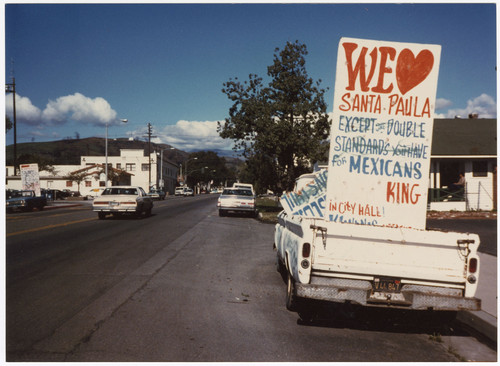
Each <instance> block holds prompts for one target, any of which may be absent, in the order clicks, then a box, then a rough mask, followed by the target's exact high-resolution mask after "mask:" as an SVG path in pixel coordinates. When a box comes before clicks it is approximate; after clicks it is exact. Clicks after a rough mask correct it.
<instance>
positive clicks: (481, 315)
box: [457, 310, 497, 343]
mask: <svg viewBox="0 0 500 366" xmlns="http://www.w3.org/2000/svg"><path fill="white" fill-rule="evenodd" d="M457 321H459V322H460V323H462V324H464V325H465V326H467V327H468V328H471V329H472V330H474V331H476V332H478V333H480V334H482V335H483V336H485V337H486V338H488V339H489V340H490V341H492V342H494V343H497V318H495V317H494V316H493V315H491V314H488V313H487V312H485V311H483V310H479V311H459V312H458V314H457Z"/></svg>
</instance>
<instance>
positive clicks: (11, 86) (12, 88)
mask: <svg viewBox="0 0 500 366" xmlns="http://www.w3.org/2000/svg"><path fill="white" fill-rule="evenodd" d="M5 91H6V92H7V93H12V108H13V114H14V121H13V122H14V175H17V121H16V78H15V77H14V76H13V77H12V83H10V84H5Z"/></svg>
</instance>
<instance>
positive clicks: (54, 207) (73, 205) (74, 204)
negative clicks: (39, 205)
mask: <svg viewBox="0 0 500 366" xmlns="http://www.w3.org/2000/svg"><path fill="white" fill-rule="evenodd" d="M77 206H83V205H82V204H81V203H69V204H62V205H54V206H44V208H43V209H44V210H54V209H57V208H68V207H77Z"/></svg>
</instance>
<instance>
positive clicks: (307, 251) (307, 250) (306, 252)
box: [302, 243, 311, 258]
mask: <svg viewBox="0 0 500 366" xmlns="http://www.w3.org/2000/svg"><path fill="white" fill-rule="evenodd" d="M310 255H311V244H309V243H304V245H302V257H304V258H309V256H310Z"/></svg>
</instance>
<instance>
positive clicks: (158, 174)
mask: <svg viewBox="0 0 500 366" xmlns="http://www.w3.org/2000/svg"><path fill="white" fill-rule="evenodd" d="M161 157H163V156H162V154H161V153H158V152H152V153H151V154H150V156H147V154H145V153H144V150H143V149H121V150H120V156H108V177H111V179H110V180H108V186H111V185H118V184H123V185H133V186H140V187H142V188H144V190H145V191H149V190H150V189H151V188H163V190H164V191H165V192H167V194H174V191H175V186H176V183H177V173H178V166H177V164H174V163H172V162H171V161H169V160H167V159H165V157H163V161H162V160H161ZM80 159H81V162H80V165H55V166H54V171H53V172H48V171H40V172H39V175H40V188H42V189H59V190H69V191H79V192H80V194H81V195H82V196H86V195H92V196H95V192H96V191H99V190H100V189H102V188H104V187H105V186H106V174H105V163H106V157H105V156H82V157H81V158H80ZM13 174H14V168H13V167H7V177H6V183H7V184H6V188H7V189H21V188H22V187H21V177H20V176H19V175H18V176H14V175H13ZM71 174H73V175H75V176H82V181H81V182H80V184H78V183H77V181H75V180H71V179H68V176H69V175H71Z"/></svg>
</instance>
